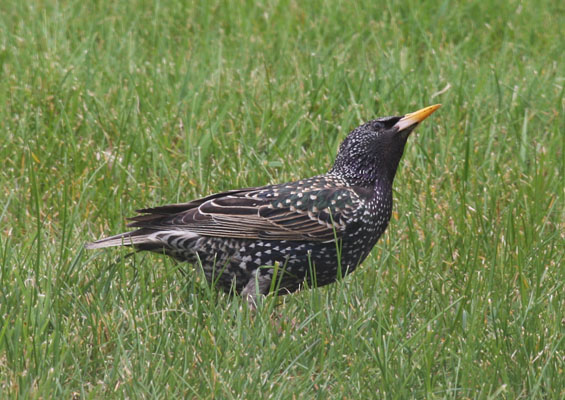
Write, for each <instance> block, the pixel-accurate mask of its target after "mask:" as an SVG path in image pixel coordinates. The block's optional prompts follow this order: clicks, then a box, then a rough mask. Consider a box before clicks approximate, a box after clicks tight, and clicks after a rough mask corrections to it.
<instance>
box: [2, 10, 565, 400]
mask: <svg viewBox="0 0 565 400" xmlns="http://www.w3.org/2000/svg"><path fill="white" fill-rule="evenodd" d="M256 3H259V2H253V1H243V0H240V1H193V2H186V4H185V2H180V1H174V0H171V1H169V0H161V1H160V0H155V1H146V0H132V1H125V0H117V1H104V0H101V1H79V0H65V1H56V0H44V1H31V0H24V1H22V0H3V1H2V4H1V5H0V188H1V189H0V193H1V194H0V397H1V398H66V399H69V398H77V399H79V398H92V399H98V398H134V399H135V398H195V399H211V398H218V399H232V398H233V399H236V398H239V399H254V398H276V399H292V398H296V399H299V398H320V399H325V398H340V399H341V398H387V399H406V398H428V399H443V398H447V399H466V398H470V399H475V398H478V399H499V398H500V399H531V398H533V399H536V398H539V399H562V398H564V397H565V378H564V376H565V372H564V369H565V341H564V339H563V338H564V332H565V313H564V309H565V288H564V282H565V267H564V265H565V260H564V254H565V245H564V242H565V238H564V236H565V234H564V231H565V222H564V220H565V218H564V217H565V212H564V207H563V206H564V202H565V198H564V193H565V189H564V186H565V185H564V176H565V161H564V160H565V156H564V154H563V150H564V144H565V97H564V85H565V42H564V41H563V34H562V32H563V26H565V7H564V5H563V3H562V2H560V1H557V0H555V1H547V0H542V1H538V2H534V1H527V0H524V1H517V0H513V1H507V2H499V1H492V0H485V1H482V2H471V1H461V2H454V1H449V0H443V1H426V2H422V1H415V0H408V1H406V2H403V3H402V4H398V3H397V2H392V1H358V2H351V1H338V0H336V1H321V0H319V1H311V2H302V1H294V0H287V1H285V0H280V1H276V0H268V1H265V2H261V4H256ZM435 103H442V104H443V107H442V108H441V109H440V110H438V111H437V112H436V113H435V114H434V115H433V116H432V117H430V118H429V119H428V120H426V121H425V122H424V123H423V124H422V126H420V127H419V128H418V129H417V131H416V133H415V134H413V135H412V136H411V137H410V140H409V143H408V145H407V148H406V151H405V153H404V157H403V159H402V161H401V167H400V170H399V173H398V174H397V177H396V180H395V194H394V195H395V204H394V213H393V217H392V220H391V224H390V226H389V229H388V231H387V232H386V233H385V235H384V236H383V237H382V238H381V240H380V241H379V243H378V244H377V246H376V247H375V249H374V251H373V252H372V254H371V255H370V257H369V258H368V259H367V260H366V261H365V262H364V263H363V265H362V266H361V267H360V268H359V269H358V270H357V271H356V272H355V273H353V274H351V275H349V276H348V277H346V278H345V279H344V280H342V281H340V282H338V283H336V284H334V285H331V286H327V287H324V288H320V289H316V290H304V291H302V292H300V293H297V294H294V295H290V296H285V297H283V298H274V297H268V298H267V299H266V300H265V301H264V302H263V303H262V304H261V305H260V307H259V309H258V311H257V312H256V313H255V314H253V313H252V312H250V311H249V310H248V309H247V307H246V306H245V304H244V302H243V301H242V300H241V299H240V298H230V297H229V296H226V295H224V294H222V293H218V292H216V291H215V290H214V289H213V288H211V287H210V286H209V285H207V283H206V282H205V280H203V276H202V274H201V273H200V271H199V270H198V268H193V267H192V266H188V265H182V264H181V265H179V264H176V263H175V262H173V261H172V260H170V259H168V258H166V257H164V256H160V255H155V254H144V253H139V254H136V255H135V256H133V257H128V258H126V257H125V256H126V255H127V254H128V250H127V249H108V250H104V251H86V250H85V249H84V244H85V243H86V242H88V241H92V240H94V239H97V238H100V237H102V236H104V235H109V234H114V233H119V232H121V231H122V230H125V229H126V228H125V224H126V221H125V217H128V216H132V215H134V210H135V209H138V208H142V207H148V206H153V205H159V204H165V203H172V202H183V201H188V200H190V199H193V198H196V197H200V196H204V195H207V194H210V193H213V192H217V191H221V190H227V189H231V188H238V187H245V186H255V185H263V184H268V183H279V182H284V181H289V180H294V179H298V178H301V177H308V176H313V175H316V174H319V173H323V172H325V171H326V170H327V169H328V168H329V167H330V166H331V163H332V162H333V158H334V156H335V153H336V150H337V146H338V145H339V143H340V142H341V140H343V138H344V137H345V135H346V134H347V133H348V131H349V130H351V129H353V128H354V127H356V126H357V125H359V124H360V123H362V122H364V121H367V120H370V119H373V118H375V117H378V116H385V115H402V114H405V113H408V112H411V111H415V110H417V109H419V108H422V107H424V106H428V105H431V104H435ZM179 267H180V269H179Z"/></svg>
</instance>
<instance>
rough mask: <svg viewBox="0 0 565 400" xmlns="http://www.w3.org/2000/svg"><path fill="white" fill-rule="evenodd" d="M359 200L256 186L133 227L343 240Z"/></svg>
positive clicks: (174, 208)
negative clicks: (346, 223) (346, 222)
mask: <svg viewBox="0 0 565 400" xmlns="http://www.w3.org/2000/svg"><path fill="white" fill-rule="evenodd" d="M274 188H276V187H274ZM279 188H280V187H279ZM359 201H360V200H359V196H358V195H357V193H356V192H355V191H353V190H352V189H349V188H347V187H338V188H321V189H313V190H310V191H299V192H297V191H292V188H290V189H288V188H286V187H285V188H284V189H275V190H273V187H265V188H251V189H243V190H236V191H230V192H225V193H220V194H216V195H212V196H209V197H206V198H203V199H200V200H195V201H193V202H190V203H186V204H174V205H170V206H163V207H157V208H150V209H144V210H139V211H140V212H141V213H143V215H139V216H137V217H134V218H131V220H132V221H133V222H132V223H131V224H130V225H129V226H131V227H137V228H149V229H154V230H186V231H190V232H193V233H196V234H199V235H203V236H218V237H225V238H246V239H266V240H297V241H302V240H309V241H312V240H314V241H327V240H333V239H335V238H336V237H337V238H340V237H341V236H342V234H343V232H344V231H345V221H346V220H348V219H350V218H351V216H352V215H353V213H354V211H355V209H356V208H357V206H358V205H359Z"/></svg>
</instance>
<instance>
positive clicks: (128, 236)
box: [84, 229, 153, 250]
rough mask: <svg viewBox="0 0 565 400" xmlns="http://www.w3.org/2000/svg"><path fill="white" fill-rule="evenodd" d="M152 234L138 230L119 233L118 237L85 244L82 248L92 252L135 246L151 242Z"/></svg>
mask: <svg viewBox="0 0 565 400" xmlns="http://www.w3.org/2000/svg"><path fill="white" fill-rule="evenodd" d="M152 234H153V232H148V231H146V230H144V229H139V230H137V231H132V232H125V233H120V234H119V235H114V236H110V237H107V238H104V239H100V240H97V241H95V242H92V243H87V244H86V245H85V246H84V247H85V248H86V249H88V250H93V249H103V248H105V247H117V246H137V245H141V244H145V243H151V242H153V239H152V237H151V235H152Z"/></svg>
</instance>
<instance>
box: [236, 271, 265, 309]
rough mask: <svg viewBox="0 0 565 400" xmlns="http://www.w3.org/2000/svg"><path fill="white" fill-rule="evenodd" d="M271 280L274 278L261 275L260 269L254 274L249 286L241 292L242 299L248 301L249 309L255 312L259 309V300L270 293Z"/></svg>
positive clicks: (248, 283)
mask: <svg viewBox="0 0 565 400" xmlns="http://www.w3.org/2000/svg"><path fill="white" fill-rule="evenodd" d="M271 280H272V276H271V275H270V274H261V273H260V268H257V269H256V270H255V271H253V272H252V274H251V278H250V279H249V281H248V282H247V285H245V287H244V288H243V290H242V291H241V297H243V298H244V299H246V300H247V303H248V304H249V308H251V309H252V310H255V309H256V308H257V298H258V297H259V296H264V295H266V294H267V293H269V289H270V288H271Z"/></svg>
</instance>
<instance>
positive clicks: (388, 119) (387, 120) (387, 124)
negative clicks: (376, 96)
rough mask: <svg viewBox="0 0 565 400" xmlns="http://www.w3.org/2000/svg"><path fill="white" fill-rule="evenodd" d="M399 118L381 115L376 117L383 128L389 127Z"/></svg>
mask: <svg viewBox="0 0 565 400" xmlns="http://www.w3.org/2000/svg"><path fill="white" fill-rule="evenodd" d="M400 118H401V117H383V118H379V119H377V121H378V122H380V123H381V124H382V125H383V126H384V127H385V129H390V128H392V127H393V126H394V124H396V123H397V122H398V121H399V120H400Z"/></svg>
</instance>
